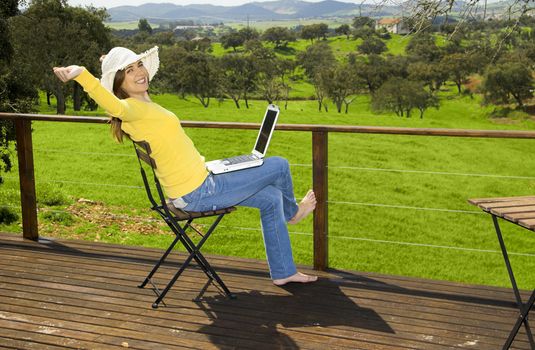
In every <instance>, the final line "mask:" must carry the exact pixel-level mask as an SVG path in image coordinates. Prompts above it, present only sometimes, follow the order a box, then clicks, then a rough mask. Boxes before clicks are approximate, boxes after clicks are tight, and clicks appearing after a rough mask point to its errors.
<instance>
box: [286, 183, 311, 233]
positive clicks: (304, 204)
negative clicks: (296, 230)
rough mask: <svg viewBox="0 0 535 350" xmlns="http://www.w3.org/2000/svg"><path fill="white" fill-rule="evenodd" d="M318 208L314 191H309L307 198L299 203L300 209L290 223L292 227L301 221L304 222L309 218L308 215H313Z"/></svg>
mask: <svg viewBox="0 0 535 350" xmlns="http://www.w3.org/2000/svg"><path fill="white" fill-rule="evenodd" d="M315 208H316V195H315V194H314V191H312V190H309V191H308V192H307V194H306V195H305V197H304V198H303V199H302V200H301V202H300V203H299V209H298V210H297V213H296V214H295V216H294V217H293V218H291V219H290V221H288V223H289V224H290V225H295V224H297V223H298V222H299V221H301V220H303V219H304V218H306V217H307V216H308V214H310V213H312V212H313V211H314V209H315Z"/></svg>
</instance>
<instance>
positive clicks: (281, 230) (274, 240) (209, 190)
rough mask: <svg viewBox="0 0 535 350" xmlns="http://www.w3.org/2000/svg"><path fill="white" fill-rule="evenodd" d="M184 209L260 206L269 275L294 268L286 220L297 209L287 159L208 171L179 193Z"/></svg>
mask: <svg viewBox="0 0 535 350" xmlns="http://www.w3.org/2000/svg"><path fill="white" fill-rule="evenodd" d="M182 199H183V200H184V201H185V202H186V203H187V205H186V207H184V208H183V209H184V210H187V211H205V210H216V209H221V208H226V207H230V206H234V205H238V206H244V207H252V208H258V209H260V219H261V223H262V233H263V236H264V246H265V248H266V255H267V261H268V264H269V271H270V274H271V278H272V279H281V278H286V277H289V276H291V275H293V274H295V273H296V272H297V269H296V267H295V263H294V261H293V256H292V247H291V245H290V237H289V234H288V227H287V222H288V220H290V219H291V218H292V217H294V215H295V214H296V213H297V209H298V207H297V203H296V200H295V196H294V193H293V184H292V177H291V175H290V167H289V164H288V161H287V160H286V159H284V158H281V157H269V158H266V159H264V164H263V165H262V166H259V167H256V168H249V169H244V170H239V171H233V172H229V173H224V174H219V175H212V174H210V175H209V176H208V177H207V178H206V180H205V181H204V182H203V184H202V185H201V186H199V187H198V188H197V189H195V190H194V191H193V192H191V193H188V194H187V195H185V196H182Z"/></svg>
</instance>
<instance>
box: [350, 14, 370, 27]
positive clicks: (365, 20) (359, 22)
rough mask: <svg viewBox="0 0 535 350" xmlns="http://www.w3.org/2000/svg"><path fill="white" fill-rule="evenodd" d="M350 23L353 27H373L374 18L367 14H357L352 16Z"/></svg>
mask: <svg viewBox="0 0 535 350" xmlns="http://www.w3.org/2000/svg"><path fill="white" fill-rule="evenodd" d="M351 25H352V26H353V28H355V29H361V28H362V27H368V28H374V27H375V20H374V19H373V18H370V17H367V16H358V17H354V18H353V23H352V24H351Z"/></svg>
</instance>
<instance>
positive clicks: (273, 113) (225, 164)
mask: <svg viewBox="0 0 535 350" xmlns="http://www.w3.org/2000/svg"><path fill="white" fill-rule="evenodd" d="M278 117H279V107H277V106H275V105H269V106H268V107H267V110H266V114H265V115H264V120H263V121H262V125H261V126H260V130H259V131H258V136H257V137H256V143H255V146H254V148H253V151H252V152H251V154H245V155H241V156H236V157H231V158H224V159H218V160H212V161H210V162H207V163H206V169H208V170H209V171H211V172H212V174H222V173H228V172H230V171H236V170H242V169H247V168H252V167H257V166H260V165H262V164H263V163H264V160H263V158H264V156H265V155H266V152H267V149H268V146H269V141H271V136H272V135H273V130H275V124H276V123H277V118H278Z"/></svg>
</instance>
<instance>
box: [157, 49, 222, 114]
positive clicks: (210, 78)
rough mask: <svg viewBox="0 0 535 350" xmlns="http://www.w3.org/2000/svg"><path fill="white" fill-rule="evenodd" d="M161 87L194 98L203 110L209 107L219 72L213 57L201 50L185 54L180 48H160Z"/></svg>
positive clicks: (215, 90)
mask: <svg viewBox="0 0 535 350" xmlns="http://www.w3.org/2000/svg"><path fill="white" fill-rule="evenodd" d="M160 57H161V62H162V69H161V70H162V71H161V74H160V75H161V76H162V77H163V78H162V79H163V84H164V86H165V87H166V88H167V89H169V90H171V91H173V92H175V93H178V94H180V95H182V96H183V97H184V96H185V95H187V94H190V95H193V96H194V97H195V98H197V99H198V100H199V102H200V103H201V104H202V105H203V107H205V108H207V107H208V106H209V105H210V98H211V97H213V96H215V95H216V94H217V91H218V82H219V81H220V79H219V77H218V70H216V67H215V63H214V58H213V57H212V56H211V55H209V54H207V53H205V52H202V51H186V50H185V49H183V48H181V47H179V46H173V47H170V48H166V49H162V52H161V55H160Z"/></svg>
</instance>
